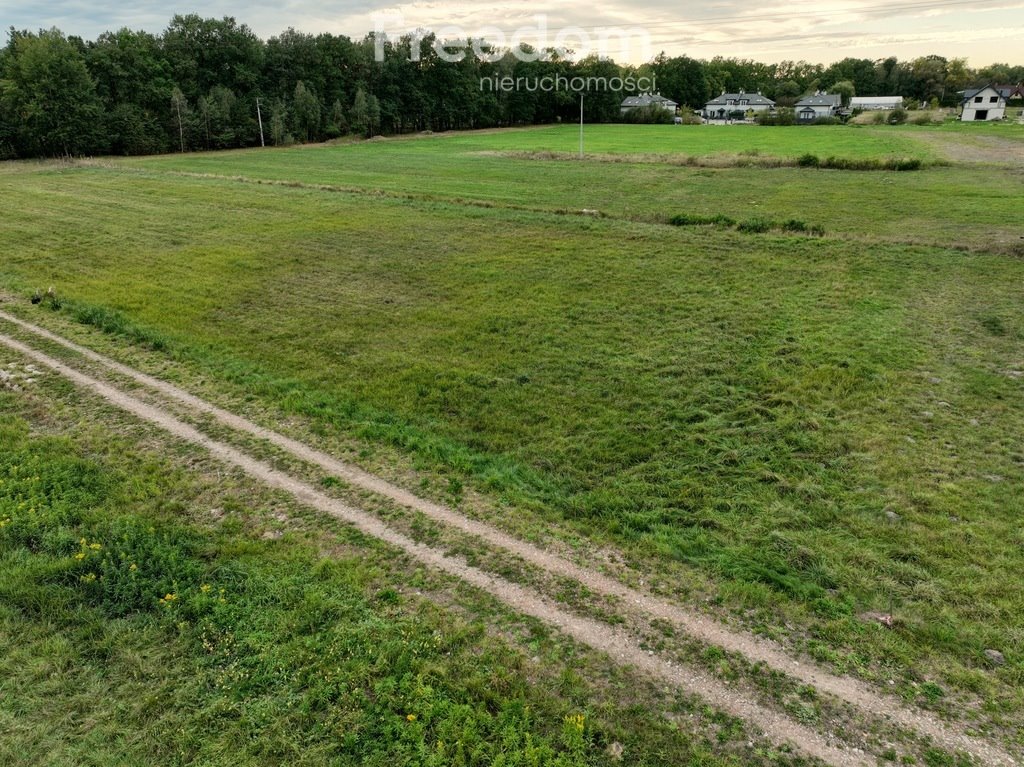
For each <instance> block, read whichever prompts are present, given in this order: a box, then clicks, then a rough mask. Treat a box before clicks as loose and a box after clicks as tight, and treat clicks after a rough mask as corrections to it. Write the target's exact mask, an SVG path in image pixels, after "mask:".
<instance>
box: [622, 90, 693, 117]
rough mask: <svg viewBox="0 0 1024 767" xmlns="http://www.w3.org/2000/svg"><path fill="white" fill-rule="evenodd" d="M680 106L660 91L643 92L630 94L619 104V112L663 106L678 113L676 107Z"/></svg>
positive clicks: (671, 111) (668, 110)
mask: <svg viewBox="0 0 1024 767" xmlns="http://www.w3.org/2000/svg"><path fill="white" fill-rule="evenodd" d="M678 106H679V104H677V103H676V102H675V101H673V100H672V99H667V98H665V97H664V96H662V95H661V94H660V93H641V94H640V95H639V96H629V97H627V98H626V99H624V100H623V101H622V104H621V105H620V106H619V114H623V115H624V114H626V113H627V112H632V111H633V110H634V109H643V108H645V107H661V108H662V109H664V110H665V111H666V112H670V113H671V114H675V113H676V108H677V107H678Z"/></svg>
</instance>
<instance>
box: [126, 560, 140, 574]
mask: <svg viewBox="0 0 1024 767" xmlns="http://www.w3.org/2000/svg"><path fill="white" fill-rule="evenodd" d="M128 569H129V570H131V571H132V572H133V573H134V572H135V571H136V570H138V569H139V568H138V567H136V566H135V563H134V562H132V563H131V566H130V567H129V568H128Z"/></svg>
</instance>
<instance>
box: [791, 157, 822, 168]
mask: <svg viewBox="0 0 1024 767" xmlns="http://www.w3.org/2000/svg"><path fill="white" fill-rule="evenodd" d="M820 162H821V161H820V160H819V159H818V155H816V154H802V155H800V156H799V157H798V158H797V161H796V164H797V165H799V166H800V167H801V168H817V167H818V165H819V164H820Z"/></svg>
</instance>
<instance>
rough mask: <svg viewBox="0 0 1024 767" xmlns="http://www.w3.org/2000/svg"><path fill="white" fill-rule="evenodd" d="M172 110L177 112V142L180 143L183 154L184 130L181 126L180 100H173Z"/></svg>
mask: <svg viewBox="0 0 1024 767" xmlns="http://www.w3.org/2000/svg"><path fill="white" fill-rule="evenodd" d="M174 108H175V110H177V112H178V141H179V142H180V143H181V151H182V153H184V152H185V129H184V128H183V127H182V125H181V99H175V100H174Z"/></svg>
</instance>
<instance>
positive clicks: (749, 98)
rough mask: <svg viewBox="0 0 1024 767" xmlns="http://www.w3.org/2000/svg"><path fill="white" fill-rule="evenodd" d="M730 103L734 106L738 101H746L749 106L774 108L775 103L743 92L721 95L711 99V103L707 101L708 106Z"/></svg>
mask: <svg viewBox="0 0 1024 767" xmlns="http://www.w3.org/2000/svg"><path fill="white" fill-rule="evenodd" d="M730 101H731V102H733V104H735V103H736V102H738V101H746V102H747V103H748V104H749V105H754V104H758V105H766V106H775V102H774V101H772V100H771V99H770V98H767V97H766V96H762V95H761V94H760V93H747V92H745V91H740V92H739V93H723V94H722V95H721V96H716V97H715V98H713V99H711V101H709V102H708V104H725V105H728V104H729V102H730Z"/></svg>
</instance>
